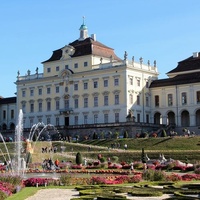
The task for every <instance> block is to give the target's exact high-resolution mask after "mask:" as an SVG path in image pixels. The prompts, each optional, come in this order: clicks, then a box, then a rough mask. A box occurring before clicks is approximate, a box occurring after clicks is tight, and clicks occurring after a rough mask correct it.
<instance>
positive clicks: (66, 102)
mask: <svg viewBox="0 0 200 200" xmlns="http://www.w3.org/2000/svg"><path fill="white" fill-rule="evenodd" d="M64 104H65V109H69V99H65V101H64Z"/></svg>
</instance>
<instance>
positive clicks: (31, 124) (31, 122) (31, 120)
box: [30, 119, 33, 127]
mask: <svg viewBox="0 0 200 200" xmlns="http://www.w3.org/2000/svg"><path fill="white" fill-rule="evenodd" d="M30 126H31V127H32V126H33V119H30Z"/></svg>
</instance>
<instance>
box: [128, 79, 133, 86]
mask: <svg viewBox="0 0 200 200" xmlns="http://www.w3.org/2000/svg"><path fill="white" fill-rule="evenodd" d="M129 81H130V85H133V78H132V77H130V79H129Z"/></svg>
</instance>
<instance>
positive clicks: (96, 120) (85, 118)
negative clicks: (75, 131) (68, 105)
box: [24, 112, 149, 126]
mask: <svg viewBox="0 0 200 200" xmlns="http://www.w3.org/2000/svg"><path fill="white" fill-rule="evenodd" d="M88 117H89V116H88V115H87V114H85V115H83V118H82V120H83V123H84V124H88V122H89V121H88ZM140 117H141V116H140V113H137V117H136V119H137V122H140ZM119 119H120V114H119V113H118V112H116V113H114V122H115V123H118V122H119ZM55 120H56V122H55V125H56V126H59V125H60V118H59V117H56V119H55ZM79 120H80V118H79V116H78V115H76V116H74V122H73V124H74V125H78V124H79V123H80V121H79ZM38 122H42V118H40V119H38ZM146 122H147V123H149V114H146ZM46 123H47V124H51V117H47V118H46ZM92 123H94V124H97V123H100V122H99V115H98V114H94V115H93V122H92ZM103 123H109V114H107V113H105V114H104V115H103ZM24 124H25V120H24ZM33 124H34V119H33V118H30V126H32V125H33Z"/></svg>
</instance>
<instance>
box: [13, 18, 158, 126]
mask: <svg viewBox="0 0 200 200" xmlns="http://www.w3.org/2000/svg"><path fill="white" fill-rule="evenodd" d="M79 31H80V36H79V38H78V39H77V40H75V41H73V42H71V43H69V44H68V45H65V46H63V47H61V48H60V49H57V50H55V51H53V53H52V56H51V57H50V58H49V59H47V60H45V61H43V62H42V64H43V73H38V69H36V71H35V73H33V74H32V73H31V71H30V70H28V71H27V75H25V76H21V75H20V72H18V76H17V81H16V86H17V110H19V109H22V110H23V113H24V128H30V127H31V126H32V125H33V124H35V123H38V122H44V123H46V124H53V125H55V126H72V125H84V124H108V123H121V122H126V121H127V115H128V114H129V113H130V112H131V113H132V115H133V116H134V118H135V121H136V122H144V123H151V122H153V121H152V120H153V119H152V118H151V107H150V104H151V101H150V98H151V96H150V90H149V85H150V84H151V82H152V81H153V80H156V79H157V77H158V71H157V67H156V61H154V65H153V66H151V65H150V62H149V61H148V63H147V64H144V63H143V59H142V58H140V60H139V62H135V60H134V57H133V58H132V60H131V61H129V60H128V59H127V52H125V53H124V58H123V59H120V58H119V57H118V56H117V55H116V54H115V52H114V50H113V49H112V48H110V47H108V46H106V45H104V44H102V43H100V42H99V41H98V40H97V38H96V35H95V34H92V35H91V37H89V36H88V28H87V26H86V25H85V23H84V21H83V24H82V25H81V27H80V29H79Z"/></svg>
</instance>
